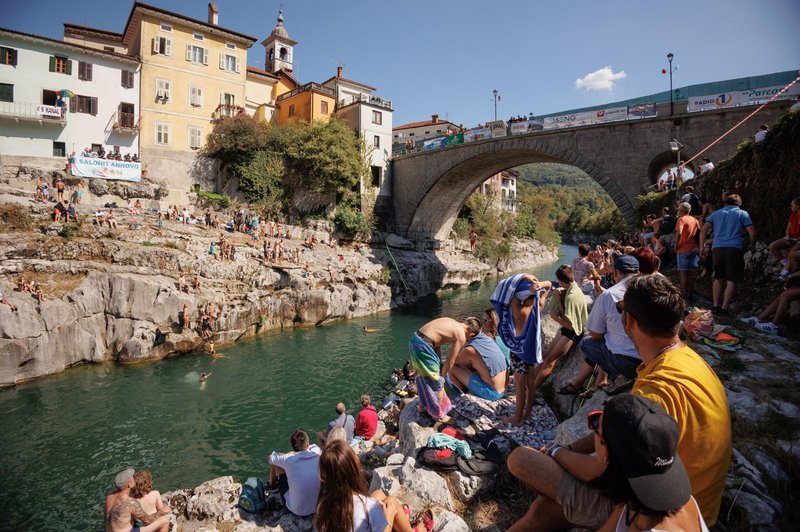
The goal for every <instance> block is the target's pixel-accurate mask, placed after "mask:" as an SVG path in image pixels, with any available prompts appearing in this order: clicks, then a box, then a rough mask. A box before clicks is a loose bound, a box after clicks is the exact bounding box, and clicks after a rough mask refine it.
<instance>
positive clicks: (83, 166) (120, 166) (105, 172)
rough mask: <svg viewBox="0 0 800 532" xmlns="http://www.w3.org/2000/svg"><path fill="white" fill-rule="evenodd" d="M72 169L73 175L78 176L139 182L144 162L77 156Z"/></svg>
mask: <svg viewBox="0 0 800 532" xmlns="http://www.w3.org/2000/svg"><path fill="white" fill-rule="evenodd" d="M71 171H72V175H74V176H78V177H92V178H99V179H118V180H120V181H137V182H138V181H141V180H142V163H132V162H126V161H109V160H108V159H92V158H89V157H75V158H74V160H73V161H72V165H71Z"/></svg>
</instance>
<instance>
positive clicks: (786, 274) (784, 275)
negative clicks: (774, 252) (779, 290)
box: [778, 268, 792, 279]
mask: <svg viewBox="0 0 800 532" xmlns="http://www.w3.org/2000/svg"><path fill="white" fill-rule="evenodd" d="M790 273H792V272H790V271H789V270H787V269H786V268H784V269H782V270H781V273H779V274H778V275H779V276H780V278H781V279H786V278H787V277H789V274H790Z"/></svg>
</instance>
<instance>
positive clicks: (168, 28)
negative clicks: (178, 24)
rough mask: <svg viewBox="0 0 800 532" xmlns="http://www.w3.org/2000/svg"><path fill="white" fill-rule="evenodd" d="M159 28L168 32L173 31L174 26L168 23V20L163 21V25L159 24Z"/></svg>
mask: <svg viewBox="0 0 800 532" xmlns="http://www.w3.org/2000/svg"><path fill="white" fill-rule="evenodd" d="M159 29H160V30H161V31H166V32H167V33H172V26H171V25H170V24H167V23H166V22H162V23H161V25H160V26H159Z"/></svg>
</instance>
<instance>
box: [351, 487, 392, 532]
mask: <svg viewBox="0 0 800 532" xmlns="http://www.w3.org/2000/svg"><path fill="white" fill-rule="evenodd" d="M387 526H389V522H388V521H387V520H386V515H385V514H384V513H383V506H381V504H380V503H379V502H378V501H376V500H375V499H373V498H372V497H365V496H364V495H353V532H383V530H384V529H385V528H386V527H387Z"/></svg>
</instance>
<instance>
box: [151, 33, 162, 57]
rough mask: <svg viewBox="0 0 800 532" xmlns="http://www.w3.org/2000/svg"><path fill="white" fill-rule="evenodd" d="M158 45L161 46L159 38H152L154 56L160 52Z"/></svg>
mask: <svg viewBox="0 0 800 532" xmlns="http://www.w3.org/2000/svg"><path fill="white" fill-rule="evenodd" d="M160 44H161V41H160V40H159V38H158V37H154V38H153V53H154V54H157V53H159V52H160V51H161V47H160V46H159V45H160Z"/></svg>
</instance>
